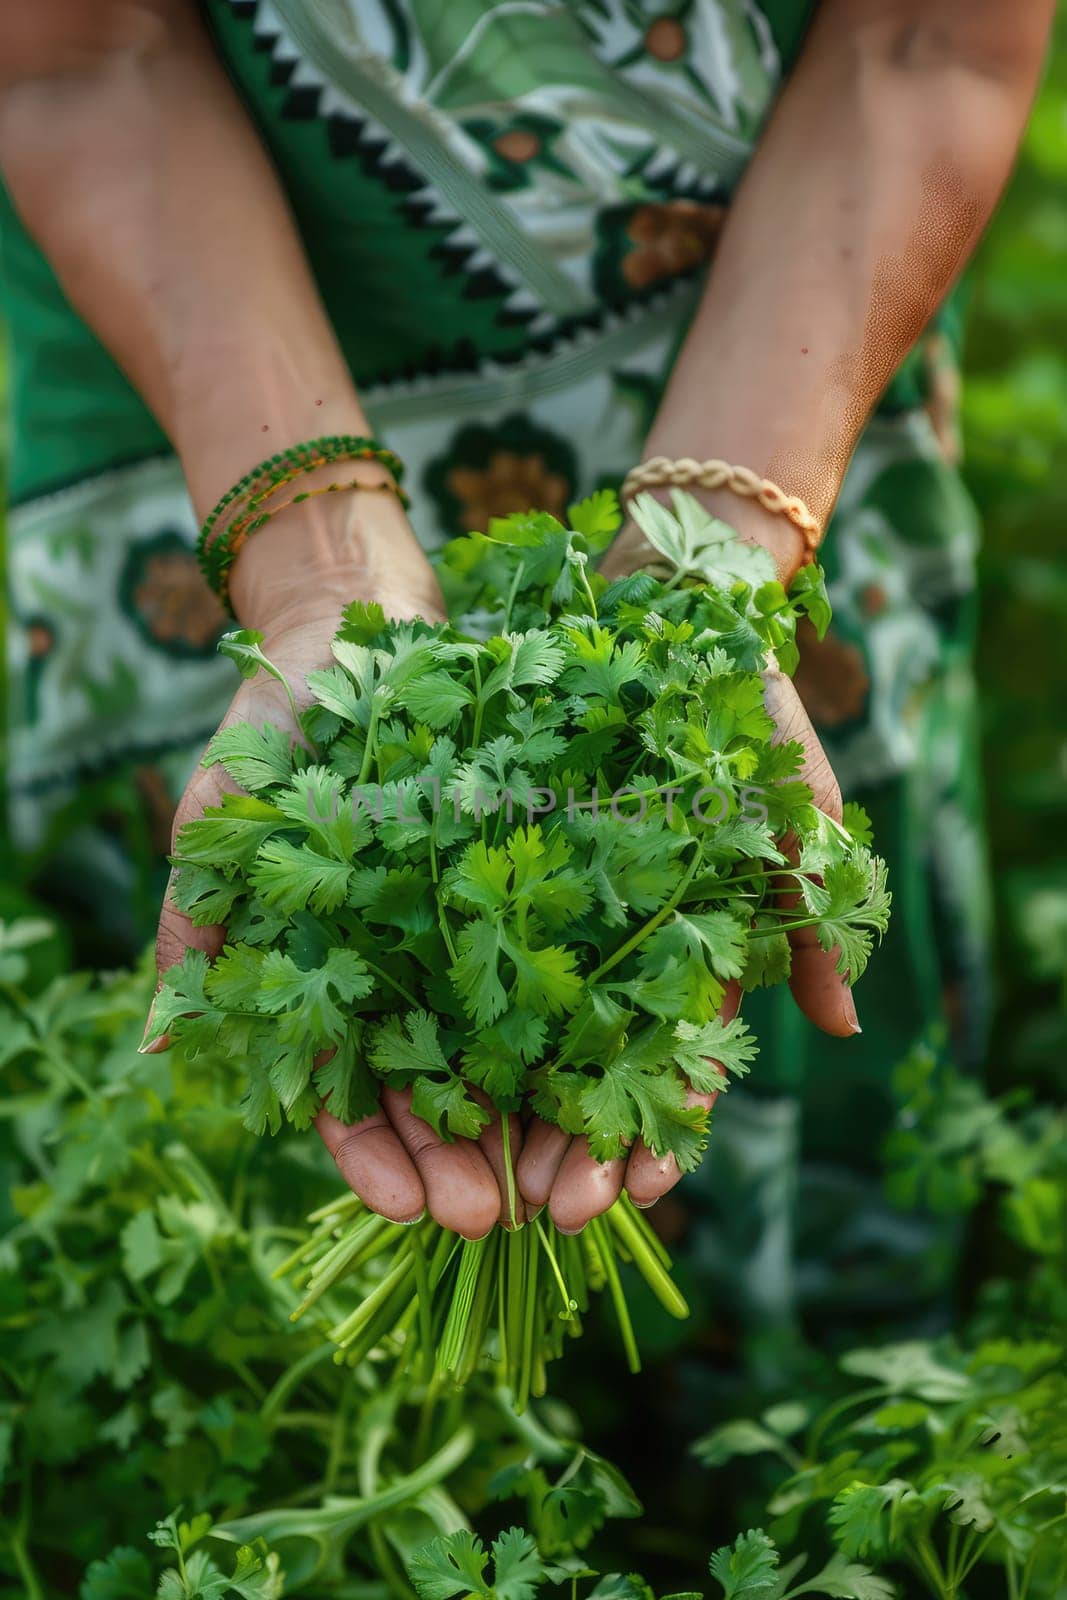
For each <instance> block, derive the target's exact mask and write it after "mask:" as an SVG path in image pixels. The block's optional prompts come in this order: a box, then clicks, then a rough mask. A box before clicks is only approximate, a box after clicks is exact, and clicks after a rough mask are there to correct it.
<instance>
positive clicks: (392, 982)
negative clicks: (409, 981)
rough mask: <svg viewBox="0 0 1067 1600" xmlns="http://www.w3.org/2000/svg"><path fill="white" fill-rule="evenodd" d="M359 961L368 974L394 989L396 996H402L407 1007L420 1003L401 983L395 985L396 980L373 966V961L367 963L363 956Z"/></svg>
mask: <svg viewBox="0 0 1067 1600" xmlns="http://www.w3.org/2000/svg"><path fill="white" fill-rule="evenodd" d="M359 959H360V960H361V961H362V963H363V965H364V966H365V967H366V968H367V971H368V972H373V973H374V976H375V977H376V978H380V979H381V980H382V982H383V983H387V984H388V985H389V987H390V988H391V989H395V990H396V992H397V994H398V995H400V996H402V998H403V999H405V1000H406V1001H407V1003H408V1005H409V1006H418V1005H419V1004H420V1001H418V1000H416V998H415V996H414V995H413V994H412V993H411V991H410V989H405V988H404V985H403V984H402V983H397V981H396V979H395V978H391V977H390V976H389V974H388V973H387V972H383V971H382V969H381V967H377V966H375V964H374V962H373V961H368V960H367V957H366V956H365V955H361V956H360V958H359Z"/></svg>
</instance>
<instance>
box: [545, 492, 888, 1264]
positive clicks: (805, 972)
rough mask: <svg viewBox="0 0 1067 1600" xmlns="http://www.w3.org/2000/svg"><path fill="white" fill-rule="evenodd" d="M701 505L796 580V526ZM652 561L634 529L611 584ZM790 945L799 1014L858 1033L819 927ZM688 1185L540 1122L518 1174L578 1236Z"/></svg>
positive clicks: (804, 720) (627, 533)
mask: <svg viewBox="0 0 1067 1600" xmlns="http://www.w3.org/2000/svg"><path fill="white" fill-rule="evenodd" d="M701 498H703V499H704V500H705V502H707V503H708V504H709V509H711V510H713V511H714V512H715V514H716V515H717V516H720V517H722V518H723V519H724V520H726V521H729V522H731V523H732V524H734V525H737V524H738V523H740V524H741V525H742V537H746V538H749V539H752V540H753V541H756V542H759V543H760V544H763V545H764V546H765V547H766V548H767V549H768V550H769V551H770V553H771V554H772V555H773V556H774V559H775V562H776V564H777V566H778V570H779V574H780V575H781V577H782V579H783V581H784V582H787V583H788V582H790V581H791V580H792V578H793V576H794V575H795V573H796V571H797V569H798V567H799V565H800V561H801V558H802V555H803V544H802V541H801V539H800V535H799V534H797V532H796V530H795V529H794V528H793V527H792V526H791V524H789V523H788V522H786V521H785V519H784V518H782V517H774V516H772V515H771V514H770V513H766V512H763V511H762V510H761V508H760V507H758V506H752V505H751V503H747V504H746V503H745V502H738V503H736V504H735V505H734V506H730V505H729V504H728V503H727V504H723V503H722V501H721V500H716V501H715V503H714V504H711V500H712V497H711V496H708V495H702V496H701ZM649 554H650V552H649V549H648V546H647V545H646V544H645V542H644V539H643V537H642V535H641V533H640V530H639V529H638V528H637V527H636V526H635V525H634V524H633V523H628V524H627V525H626V527H625V528H623V529H622V531H621V532H620V534H619V536H618V538H617V539H616V541H615V543H614V544H613V545H612V548H611V549H610V550H609V551H608V554H607V556H606V558H605V560H604V562H603V566H602V570H603V571H604V573H605V574H606V575H607V576H608V577H619V576H621V575H622V574H624V573H627V572H633V571H636V570H637V569H638V568H640V567H641V566H642V565H644V563H645V561H646V560H647V559H648V557H649ZM764 685H765V688H764V700H765V704H766V706H767V710H768V711H769V712H770V714H771V716H772V717H773V718H774V721H775V724H776V726H777V730H778V732H777V740H778V742H779V743H785V742H786V741H788V740H796V741H798V742H799V743H800V744H801V745H802V746H803V748H804V764H803V767H802V769H801V776H802V777H803V779H804V781H805V782H806V783H807V784H808V786H809V787H810V789H811V792H812V796H813V798H814V801H815V804H816V805H817V806H818V807H819V809H820V810H822V811H825V812H827V813H828V815H830V816H831V817H833V818H834V820H835V821H837V822H840V820H841V790H840V788H839V787H838V783H837V779H836V778H835V777H834V773H833V769H832V768H831V766H830V763H829V761H828V760H827V757H826V752H825V751H824V750H823V748H822V745H821V744H820V743H819V740H818V737H817V735H816V733H815V730H814V728H813V727H812V725H811V722H810V720H809V718H808V714H807V712H806V711H805V710H804V707H803V705H802V704H801V702H800V697H799V696H798V694H797V692H796V690H795V689H794V687H793V684H792V681H791V680H790V679H789V678H787V677H786V676H785V675H784V674H783V673H781V672H779V671H778V669H777V668H776V667H769V668H768V670H767V671H766V673H765V674H764ZM794 846H795V841H794V840H791V839H787V840H785V841H783V849H784V850H785V852H786V854H787V855H788V854H790V853H791V852H793V853H795V852H794ZM796 898H797V897H796V896H794V895H782V896H781V904H782V905H783V906H789V905H790V904H791V903H792V902H793V901H794V900H795V899H796ZM789 941H790V944H791V946H792V954H793V964H792V972H791V974H790V979H789V985H790V988H791V990H792V993H793V998H794V999H795V1000H796V1003H797V1005H798V1006H799V1007H800V1009H801V1011H802V1012H803V1013H804V1015H805V1016H806V1017H807V1018H808V1020H809V1021H811V1022H814V1023H815V1025H816V1026H817V1027H819V1028H822V1029H823V1031H824V1032H825V1033H830V1034H833V1035H835V1036H836V1037H839V1038H847V1037H848V1036H849V1035H851V1034H854V1033H858V1032H859V1031H860V1026H859V1022H858V1020H857V1017H856V1006H855V1002H854V1001H853V998H852V991H851V990H850V989H849V986H848V983H847V981H846V979H845V978H843V977H842V976H841V975H840V974H839V973H838V971H837V967H836V952H835V951H825V950H823V948H822V946H821V945H820V944H819V942H818V940H817V938H816V936H815V931H814V929H811V928H803V929H799V930H797V931H795V932H793V933H790V934H789ZM740 998H741V995H740V989H739V988H738V986H737V984H736V983H731V984H729V985H728V986H727V991H726V996H725V999H724V1001H723V1005H722V1009H721V1011H720V1015H721V1016H722V1018H723V1020H724V1021H729V1020H730V1018H732V1017H734V1016H736V1015H737V1011H738V1007H739V1005H740ZM716 1098H717V1097H716V1096H715V1095H700V1094H697V1093H696V1092H695V1091H693V1090H691V1091H690V1103H691V1104H692V1105H704V1106H707V1107H708V1109H709V1110H710V1108H711V1106H712V1105H713V1104H714V1103H715V1099H716ZM680 1177H681V1173H680V1172H679V1170H678V1165H677V1163H676V1162H675V1160H674V1157H673V1156H670V1155H668V1156H666V1157H663V1158H659V1157H656V1156H655V1155H653V1153H652V1151H650V1150H649V1149H648V1147H647V1146H646V1144H645V1142H644V1140H643V1139H639V1140H637V1142H636V1143H635V1144H634V1146H633V1149H632V1150H631V1151H630V1152H629V1155H628V1156H627V1157H626V1159H625V1160H619V1161H608V1162H603V1163H602V1162H598V1161H596V1160H594V1158H593V1157H592V1156H591V1155H590V1153H589V1146H588V1144H587V1142H586V1140H585V1139H584V1138H572V1137H571V1136H570V1135H569V1134H566V1133H564V1132H563V1131H562V1129H560V1128H557V1127H554V1126H553V1125H552V1124H551V1123H547V1122H543V1121H542V1120H541V1119H540V1118H539V1117H538V1118H535V1119H534V1121H533V1123H532V1125H531V1127H530V1129H529V1131H528V1132H527V1135H526V1140H525V1143H524V1145H523V1151H522V1155H521V1156H520V1157H519V1162H518V1166H517V1169H516V1179H517V1182H518V1185H519V1192H520V1193H521V1195H522V1197H523V1199H524V1200H525V1201H526V1204H527V1206H529V1207H531V1208H533V1207H535V1206H542V1205H545V1204H547V1205H548V1208H549V1212H550V1214H551V1216H552V1220H553V1221H554V1222H555V1223H556V1226H557V1227H558V1228H560V1229H561V1230H562V1231H563V1232H564V1233H577V1232H578V1231H579V1229H581V1228H583V1227H584V1226H585V1224H586V1223H587V1222H589V1221H590V1220H591V1219H592V1218H593V1217H597V1216H599V1215H600V1214H601V1212H603V1211H606V1210H607V1209H608V1207H609V1206H610V1205H612V1204H613V1203H614V1201H615V1200H616V1199H617V1198H618V1196H619V1192H620V1190H621V1189H623V1188H625V1189H626V1191H627V1193H628V1194H629V1196H630V1198H631V1200H633V1202H634V1204H635V1205H639V1206H642V1207H644V1206H651V1205H654V1204H655V1202H656V1201H657V1200H658V1199H660V1198H661V1197H662V1196H663V1195H665V1194H666V1193H667V1192H668V1190H670V1189H672V1188H673V1187H674V1185H675V1184H676V1183H677V1182H678V1180H679V1179H680Z"/></svg>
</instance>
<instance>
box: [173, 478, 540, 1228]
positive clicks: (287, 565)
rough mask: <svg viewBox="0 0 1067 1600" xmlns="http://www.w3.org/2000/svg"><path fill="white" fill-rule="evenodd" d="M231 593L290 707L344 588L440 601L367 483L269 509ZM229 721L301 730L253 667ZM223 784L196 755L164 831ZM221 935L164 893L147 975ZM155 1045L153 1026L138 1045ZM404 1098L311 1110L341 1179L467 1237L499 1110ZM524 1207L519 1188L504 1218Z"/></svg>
mask: <svg viewBox="0 0 1067 1600" xmlns="http://www.w3.org/2000/svg"><path fill="white" fill-rule="evenodd" d="M373 475H374V473H373V471H371V472H370V476H373ZM377 475H378V476H380V473H379V474H377ZM231 594H232V597H233V601H234V607H235V610H236V612H237V616H238V620H239V621H240V622H241V623H242V625H244V626H248V627H255V628H258V629H260V630H261V631H262V633H263V634H264V641H263V648H264V650H265V651H266V653H267V654H268V655H269V656H270V658H271V660H272V661H274V662H275V663H276V664H277V665H278V666H279V667H280V668H281V670H282V671H283V672H284V674H285V676H286V678H287V679H288V681H289V683H290V684H291V686H292V689H293V693H294V697H295V699H296V702H297V705H298V706H299V707H300V708H301V709H303V706H304V705H306V704H308V703H310V700H311V696H310V694H309V693H308V691H307V686H306V678H307V674H308V673H309V672H311V671H314V670H316V669H319V668H322V667H328V666H330V665H331V664H332V657H331V654H330V641H331V639H332V637H333V634H334V631H335V629H336V627H337V624H338V622H339V620H340V615H341V610H342V607H343V606H344V605H345V604H347V603H348V601H350V600H352V599H355V598H357V597H358V598H364V599H374V600H378V601H379V602H380V603H381V604H382V606H383V607H384V609H385V611H386V613H387V614H388V615H390V616H395V617H401V618H406V617H414V616H422V617H426V618H429V619H436V618H439V617H442V616H443V615H444V605H443V601H442V599H441V594H440V590H439V589H438V586H437V580H436V578H435V577H434V575H433V572H432V571H431V569H430V566H429V564H428V562H427V561H426V558H425V556H424V555H423V554H422V551H421V550H420V549H419V547H418V544H417V543H416V540H415V537H414V534H413V533H412V531H411V528H410V526H409V524H408V522H407V518H406V517H405V516H404V514H403V511H402V509H401V507H400V505H399V502H398V501H396V500H395V499H394V498H393V497H392V496H388V497H387V496H385V495H382V494H377V493H376V494H372V493H367V494H360V493H359V492H355V493H351V494H345V495H343V496H336V497H335V496H330V497H328V503H326V504H324V503H323V502H322V501H320V502H319V503H318V504H317V505H316V504H315V503H313V502H306V503H305V504H304V505H302V506H300V507H295V508H293V510H292V511H288V512H283V513H281V514H280V515H279V516H277V517H276V518H275V519H274V520H273V521H272V522H270V523H269V524H267V526H266V527H265V528H263V529H262V530H261V531H260V532H259V533H258V534H256V535H255V536H254V537H253V538H252V539H250V540H249V541H248V543H247V545H246V546H245V548H244V549H243V550H242V552H241V554H240V556H239V557H238V560H237V562H236V563H235V565H234V568H233V572H232V578H231ZM235 722H251V723H252V724H253V725H255V726H257V727H261V726H262V725H263V724H264V723H267V722H270V723H273V724H274V725H275V726H276V727H279V728H283V729H285V730H286V731H287V732H289V733H291V734H292V736H293V738H294V739H299V738H300V737H301V735H300V730H299V728H298V727H297V726H296V724H295V722H294V720H293V715H292V711H291V710H290V707H289V704H288V700H287V697H286V694H285V690H284V688H283V686H282V685H281V684H280V683H278V682H277V681H276V680H275V679H273V678H270V677H268V676H267V675H266V674H265V673H260V674H259V675H258V676H257V677H256V678H253V679H252V680H250V681H244V682H242V683H241V684H240V686H239V688H238V689H237V692H236V694H235V695H234V697H233V700H232V701H231V702H230V706H229V709H228V710H227V712H226V715H225V716H224V717H223V719H222V724H221V725H222V726H223V727H228V726H230V725H231V724H233V723H235ZM236 787H237V786H236V784H234V783H233V782H232V781H231V780H230V779H229V778H228V776H227V775H226V773H225V772H224V771H223V769H222V767H221V766H218V765H216V766H212V767H198V768H197V770H196V772H195V773H194V774H193V777H192V778H191V780H190V782H189V785H188V787H187V789H186V790H185V793H184V794H183V796H182V798H181V800H180V802H179V804H178V809H177V812H176V815H175V818H174V835H173V837H174V839H176V838H177V835H178V833H179V831H180V829H181V828H182V826H183V825H184V824H185V823H186V822H188V821H189V820H190V818H192V817H196V816H199V815H200V814H201V813H202V812H203V810H204V808H205V807H207V806H212V805H217V804H218V803H219V800H220V797H221V795H222V793H223V792H224V791H225V790H227V789H229V790H234V789H236ZM224 940H225V929H224V928H221V927H208V928H198V927H194V926H193V924H192V922H191V921H190V920H189V918H188V917H187V916H185V915H184V914H183V913H182V912H181V911H179V910H178V908H177V907H176V906H175V905H174V903H173V901H172V900H171V898H170V896H169V894H168V897H167V899H166V900H165V901H164V904H163V909H162V913H161V916H160V922H159V934H158V939H157V944H156V962H157V967H158V970H159V973H160V975H162V974H163V973H164V972H166V970H167V969H168V967H171V966H173V965H174V963H175V962H179V961H181V959H182V957H183V955H184V953H185V950H186V949H187V948H192V949H198V950H204V951H206V952H207V954H208V955H211V956H214V955H217V954H218V952H219V951H220V950H221V949H222V946H223V942H224ZM165 1047H166V1041H165V1040H163V1041H159V1042H157V1043H156V1044H155V1045H154V1046H150V1047H149V1048H154V1049H161V1048H165ZM410 1101H411V1095H410V1092H407V1091H405V1092H398V1091H396V1090H391V1089H383V1091H382V1096H381V1107H380V1110H378V1111H377V1112H375V1114H374V1115H373V1116H371V1117H367V1118H365V1119H364V1121H362V1122H358V1123H355V1124H354V1125H351V1126H350V1125H347V1124H345V1123H343V1122H340V1121H338V1119H337V1118H336V1117H334V1116H331V1114H330V1112H329V1111H328V1110H323V1111H321V1112H320V1113H319V1115H318V1117H317V1118H316V1119H315V1125H316V1128H317V1129H318V1132H319V1135H320V1137H321V1138H322V1140H323V1143H324V1144H325V1145H326V1148H327V1149H328V1150H329V1152H330V1154H331V1155H332V1156H333V1158H334V1160H335V1161H336V1163H337V1167H338V1170H339V1171H340V1173H341V1176H342V1177H343V1178H344V1180H345V1182H346V1183H347V1184H348V1186H349V1188H351V1189H352V1190H353V1191H354V1192H355V1193H356V1194H358V1195H359V1197H360V1199H361V1200H363V1201H364V1202H365V1204H366V1205H368V1206H370V1207H371V1209H372V1210H374V1211H377V1212H379V1213H380V1214H381V1215H382V1216H385V1217H389V1218H390V1219H391V1220H392V1221H394V1222H414V1221H416V1220H417V1219H418V1218H419V1217H420V1216H421V1215H422V1213H423V1211H424V1210H425V1209H428V1210H429V1211H430V1213H431V1215H432V1216H434V1217H435V1218H436V1219H437V1221H438V1222H439V1223H441V1224H442V1226H443V1227H446V1228H451V1229H453V1230H454V1231H455V1232H457V1233H460V1234H463V1235H464V1237H466V1238H481V1237H482V1236H483V1235H484V1234H486V1233H488V1232H489V1230H490V1228H491V1227H492V1226H493V1224H494V1223H495V1222H497V1221H498V1220H501V1221H509V1220H510V1218H509V1217H508V1215H507V1214H506V1209H505V1208H506V1204H507V1202H506V1199H505V1198H503V1197H504V1196H505V1193H506V1191H505V1183H504V1152H503V1143H502V1138H501V1128H500V1119H499V1117H494V1120H493V1121H492V1122H491V1123H490V1124H489V1125H488V1127H487V1128H486V1129H485V1130H484V1131H483V1133H482V1135H481V1137H480V1139H478V1140H477V1141H476V1142H475V1141H473V1140H470V1139H457V1140H455V1141H454V1143H451V1144H448V1143H445V1142H444V1141H443V1140H442V1139H440V1138H439V1137H438V1136H437V1134H436V1133H434V1131H433V1129H432V1128H430V1127H428V1126H427V1124H426V1123H425V1122H423V1121H421V1120H420V1119H419V1118H418V1117H415V1116H413V1115H412V1113H411V1106H410ZM511 1120H512V1123H514V1124H516V1125H515V1126H514V1127H513V1129H512V1146H513V1149H512V1153H513V1157H514V1158H515V1159H517V1158H518V1145H519V1143H520V1142H521V1136H520V1131H519V1128H518V1126H517V1119H514V1118H513V1119H511ZM524 1217H525V1212H524V1210H523V1209H522V1206H521V1202H519V1203H518V1214H517V1216H516V1217H515V1219H514V1220H515V1221H522V1220H524Z"/></svg>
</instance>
